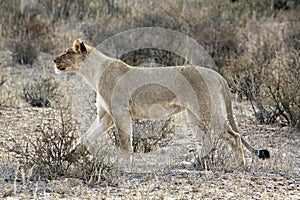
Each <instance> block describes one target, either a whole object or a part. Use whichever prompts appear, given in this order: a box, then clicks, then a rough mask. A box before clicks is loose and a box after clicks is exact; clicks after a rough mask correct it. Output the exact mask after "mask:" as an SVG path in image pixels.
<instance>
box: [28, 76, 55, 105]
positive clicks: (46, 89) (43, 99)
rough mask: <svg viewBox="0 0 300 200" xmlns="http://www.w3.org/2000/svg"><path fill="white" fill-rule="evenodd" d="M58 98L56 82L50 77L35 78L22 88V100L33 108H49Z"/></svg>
mask: <svg viewBox="0 0 300 200" xmlns="http://www.w3.org/2000/svg"><path fill="white" fill-rule="evenodd" d="M59 96H60V92H59V89H58V82H56V81H55V80H54V79H53V78H52V77H48V78H36V79H33V80H32V82H30V83H28V84H26V85H24V86H23V94H22V98H23V99H24V100H25V101H26V102H27V103H29V104H30V105H31V106H33V107H50V106H51V104H52V103H53V102H55V101H57V100H58V97H59Z"/></svg>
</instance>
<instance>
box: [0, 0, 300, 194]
mask: <svg viewBox="0 0 300 200" xmlns="http://www.w3.org/2000/svg"><path fill="white" fill-rule="evenodd" d="M20 2H23V4H20ZM28 2H29V1H28ZM28 2H27V1H23V0H13V1H0V6H1V7H0V11H1V12H0V13H1V14H0V16H1V17H2V18H3V19H4V20H3V23H2V24H1V26H0V31H1V33H0V39H1V42H0V46H1V47H5V50H2V49H1V51H0V124H1V126H0V138H1V140H0V144H1V145H0V174H1V175H2V176H0V197H1V198H3V199H299V198H300V192H299V191H300V187H299V184H300V179H299V177H300V171H299V169H300V153H299V145H300V140H299V138H300V137H299V134H300V133H299V130H297V129H294V128H292V126H295V127H297V126H298V125H299V121H297V120H298V119H299V117H298V118H297V116H299V109H298V107H297V106H298V105H299V104H297V103H298V102H299V84H298V79H299V73H298V72H299V70H298V71H297V69H298V68H299V66H298V65H299V59H298V57H299V28H297V27H299V26H298V25H299V17H298V16H299V15H297V9H298V8H299V4H298V3H297V1H296V0H289V1H288V6H289V8H288V9H285V8H284V7H282V8H279V7H278V6H277V7H276V8H275V7H272V6H271V3H272V2H274V3H278V2H279V0H278V1H277V0H276V1H251V3H249V1H245V2H246V4H243V3H245V2H244V1H238V2H231V1H219V0H215V1H212V2H210V3H209V4H208V3H200V1H194V0H190V1H180V2H178V3H174V1H167V2H166V3H165V4H163V5H162V6H158V3H157V2H154V1H147V2H145V1H140V0H138V1H126V2H127V3H124V2H123V1H118V0H116V1H106V0H103V1H96V0H95V1H94V0H92V1H86V0H80V1H74V2H73V1H72V3H70V2H69V1H65V2H62V1H56V0H46V1H40V0H33V1H30V2H33V3H32V4H30V3H28ZM35 2H37V3H36V4H35ZM264 4H267V8H266V7H265V5H264ZM16 5H18V6H16ZM22 5H23V6H22ZM241 5H248V7H245V6H241ZM249 6H250V7H249ZM251 6H252V7H251ZM261 8H266V9H261ZM245 9H247V10H245ZM150 10H153V11H150ZM232 10H233V12H232ZM41 11H43V12H41ZM12 13H13V14H12ZM49 16H50V18H49ZM279 22H280V23H279ZM287 22H288V23H287ZM144 25H147V26H160V27H165V28H173V29H176V30H178V31H181V32H183V33H186V34H188V35H190V36H192V37H193V38H194V39H196V40H197V41H198V42H200V44H202V45H203V46H204V47H205V48H206V49H207V51H209V52H210V53H211V54H212V57H213V58H214V60H215V62H217V63H218V64H219V68H220V69H221V71H222V73H223V74H224V75H226V77H227V78H228V80H229V82H230V83H231V86H232V88H233V89H235V92H236V94H237V95H238V94H239V95H240V98H239V101H235V104H234V113H235V115H236V119H237V121H238V124H239V127H240V129H241V133H242V135H243V136H244V137H245V138H246V139H247V140H248V141H250V143H251V144H254V146H255V147H258V148H267V149H269V150H270V152H271V159H269V160H265V161H262V160H259V159H257V158H256V157H252V156H251V155H250V154H249V153H248V152H245V155H246V160H247V164H246V166H245V167H235V163H234V158H233V154H232V151H231V149H230V148H228V146H227V145H225V144H224V143H223V142H222V141H216V146H217V147H218V148H216V149H215V150H214V151H213V152H212V153H211V154H210V155H209V157H208V158H207V159H206V160H205V162H204V163H205V164H204V165H203V162H201V165H196V166H186V165H183V164H182V161H188V160H190V159H191V158H194V157H195V144H194V142H193V139H191V138H192V134H190V132H189V131H188V130H187V129H186V128H185V127H184V126H183V127H181V125H182V124H181V123H179V122H178V120H179V121H180V119H177V118H175V119H168V120H166V121H155V122H151V121H137V120H136V121H135V125H134V130H135V133H134V134H135V135H134V137H135V141H134V142H135V143H134V145H135V148H136V153H135V154H134V155H133V156H132V157H131V159H132V163H129V162H128V160H129V157H125V156H124V155H122V154H118V153H116V152H112V151H110V150H111V149H113V148H111V147H113V146H114V140H113V134H114V130H113V129H112V130H111V131H110V134H108V135H107V137H106V138H105V140H107V144H106V146H107V148H103V149H101V152H99V157H98V158H97V159H94V158H91V157H90V156H89V155H88V154H87V152H86V151H85V150H84V149H79V150H78V151H77V152H76V153H75V154H69V151H68V149H69V148H70V146H71V144H72V142H73V141H74V140H75V139H76V138H78V137H79V136H80V135H82V134H84V133H85V131H86V130H87V129H88V127H89V125H90V124H91V122H92V121H93V118H94V117H95V106H94V101H95V94H94V92H92V91H91V90H90V89H88V88H87V86H86V85H84V84H82V82H81V81H78V78H76V77H74V76H73V75H67V76H55V82H57V83H58V88H57V89H58V91H59V94H63V95H62V96H60V95H54V96H55V98H54V100H53V99H52V100H50V101H51V104H50V105H49V107H31V106H30V105H29V104H28V103H26V101H24V99H23V98H22V96H24V91H23V88H25V89H26V88H28V87H29V86H30V84H33V83H34V82H33V80H36V79H39V78H52V79H53V66H52V59H53V57H54V55H55V54H57V53H60V52H61V50H62V49H64V48H65V47H67V46H69V45H70V44H71V43H72V41H73V40H74V38H77V37H83V39H84V40H87V41H88V42H89V43H91V44H97V43H98V42H101V41H102V40H104V39H106V38H107V37H109V36H111V35H113V34H115V33H119V32H120V31H123V30H127V29H130V28H135V27H140V26H144ZM282 27H288V28H284V29H282ZM282 31H284V32H282ZM24 41H26V42H24ZM30 45H34V47H33V49H32V51H28V50H27V49H28V47H31V46H30ZM151 51H152V50H151ZM144 52H145V54H155V55H156V54H157V53H159V52H160V51H157V52H156V51H155V52H154V53H153V52H150V53H149V51H147V50H144ZM139 53H140V52H139V51H137V52H130V53H129V54H128V56H127V55H125V56H123V57H122V59H124V60H126V59H127V60H134V59H136V58H138V59H137V60H135V62H137V63H143V61H144V60H142V58H143V57H145V56H140V55H139ZM126 56H127V57H126ZM135 56H136V57H135ZM139 56H140V57H139ZM147 56H150V57H151V56H152V55H147ZM169 57H170V55H167V56H164V55H162V56H161V57H160V59H162V62H163V63H172V62H173V61H172V58H171V59H170V58H169ZM168 59H169V60H168ZM174 59H175V58H174ZM171 61H172V62H171ZM173 63H174V62H173ZM262 69H264V71H261V70H262ZM267 72H268V74H267ZM262 74H263V75H265V76H264V77H262V76H261V75H262ZM33 77H34V78H36V79H34V78H33ZM247 78H248V79H249V78H252V79H250V81H253V80H254V78H258V79H259V81H258V82H250V83H251V84H252V85H251V84H250V92H252V93H250V94H249V85H247V84H248V83H249V82H247V81H249V80H248V79H247ZM40 80H42V79H39V80H38V81H40ZM245 80H246V81H245ZM260 81H261V82H260ZM28 83H30V84H28ZM260 83H261V85H258V86H259V89H261V90H256V89H257V85H256V84H260ZM273 83H275V84H273ZM279 83H280V84H279ZM278 85H279V86H280V87H279V88H280V89H278V88H276V86H278ZM27 86H28V87H27ZM268 88H269V93H267V91H268ZM262 89H263V90H262ZM41 90H44V89H41ZM34 91H37V90H34ZM241 91H242V92H241ZM261 91H263V92H262V93H259V92H261ZM247 92H248V93H247ZM55 94H56V93H55ZM272 94H276V95H275V96H273V97H272ZM247 95H248V96H247ZM251 95H252V96H251ZM245 96H246V97H247V98H248V100H249V99H253V98H256V99H258V98H260V99H263V100H265V101H263V102H261V103H262V105H261V106H264V108H268V109H269V110H268V111H275V110H278V109H281V110H283V112H282V113H283V114H285V115H286V116H288V117H287V118H285V117H284V115H282V113H281V115H276V116H275V118H274V120H273V121H272V123H271V124H267V125H266V123H262V124H258V123H257V116H255V115H254V114H255V113H254V112H253V107H252V106H251V104H250V103H249V101H248V100H246V98H245ZM274 97H275V98H274ZM47 98H48V97H47ZM49 99H51V98H49ZM272 99H273V101H272ZM70 103H72V104H71V105H72V106H71V107H70ZM78 104H82V105H84V106H83V108H79V107H78V106H77V105H78ZM68 105H69V106H68ZM65 108H67V109H65ZM287 108H288V109H289V110H287ZM255 109H259V108H256V107H255ZM261 109H262V108H261ZM288 111H290V113H288ZM279 114H280V113H279ZM287 114H288V115H287ZM265 117H266V116H265ZM149 130H151V131H150V132H147V134H145V133H146V131H149ZM149 135H150V136H153V137H150V138H149V137H146V136H149ZM144 152H148V153H144ZM206 169H209V170H206Z"/></svg>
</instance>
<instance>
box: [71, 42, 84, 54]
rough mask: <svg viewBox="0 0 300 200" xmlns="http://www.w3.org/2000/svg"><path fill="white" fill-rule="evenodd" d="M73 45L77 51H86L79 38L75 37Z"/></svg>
mask: <svg viewBox="0 0 300 200" xmlns="http://www.w3.org/2000/svg"><path fill="white" fill-rule="evenodd" d="M73 47H74V49H75V51H77V52H78V53H84V52H86V47H85V45H84V44H83V42H82V41H81V40H80V39H77V40H75V41H74V43H73Z"/></svg>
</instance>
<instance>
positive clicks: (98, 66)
mask: <svg viewBox="0 0 300 200" xmlns="http://www.w3.org/2000/svg"><path fill="white" fill-rule="evenodd" d="M115 60H116V59H114V58H110V57H108V56H106V55H104V54H103V53H101V52H100V51H98V50H97V49H95V48H93V49H92V50H91V51H90V52H89V54H88V55H87V57H86V59H85V60H84V62H83V63H82V64H81V67H80V70H79V72H78V73H79V74H80V75H81V76H83V78H84V79H85V80H86V81H87V83H88V84H89V85H90V86H91V87H92V88H93V89H94V90H96V91H97V85H98V82H99V79H100V77H101V75H102V73H103V72H104V71H105V69H106V68H107V67H109V66H110V64H111V63H112V62H114V61H115Z"/></svg>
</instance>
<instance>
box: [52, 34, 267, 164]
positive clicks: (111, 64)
mask: <svg viewBox="0 0 300 200" xmlns="http://www.w3.org/2000/svg"><path fill="white" fill-rule="evenodd" d="M54 63H55V64H56V67H55V71H56V72H57V73H61V72H75V73H77V74H79V75H81V76H83V77H84V78H85V80H86V81H87V82H88V83H89V85H90V86H91V87H92V88H93V89H94V90H95V91H96V92H97V103H96V106H97V118H96V119H95V121H94V123H93V124H92V126H91V127H90V128H89V130H88V131H87V133H86V134H85V135H84V136H83V137H82V139H81V143H83V145H84V146H85V147H86V148H87V149H88V150H89V151H91V152H93V151H94V152H95V151H97V149H96V148H97V142H96V141H97V138H99V137H100V136H101V134H104V133H105V132H106V131H107V130H108V129H109V128H110V127H111V126H113V125H115V126H116V128H117V131H118V139H117V141H118V142H117V143H118V145H119V146H120V147H121V148H122V149H123V150H125V151H128V152H132V146H131V144H132V126H131V125H132V119H131V118H132V117H133V118H144V119H162V118H166V117H170V116H171V115H173V114H175V113H178V112H180V111H182V110H186V111H187V113H188V122H189V123H193V124H194V125H196V130H194V131H195V132H201V134H199V135H202V138H203V140H202V141H203V142H204V143H210V136H211V135H212V134H215V135H219V136H220V137H221V138H223V139H224V140H225V141H226V142H228V143H229V144H230V145H231V147H232V148H233V150H234V155H235V159H236V162H237V164H239V165H243V164H245V158H244V154H243V150H242V144H243V145H244V146H245V147H246V149H248V150H249V151H250V152H251V153H253V154H255V155H256V156H258V157H259V158H262V159H265V158H269V157H270V153H269V151H268V150H255V149H254V148H253V147H252V146H251V145H250V144H248V143H247V142H246V141H245V140H244V139H243V138H242V137H241V135H240V134H239V133H238V130H237V127H236V125H235V122H234V119H233V115H232V107H231V106H232V105H231V99H230V91H229V88H228V85H227V83H226V81H225V79H223V78H222V77H221V76H220V75H219V74H218V73H217V72H215V71H213V70H210V69H207V68H203V67H199V66H193V65H187V66H176V67H154V68H143V67H132V66H129V65H128V64H126V63H124V62H122V61H121V60H119V59H115V58H110V57H107V56H106V55H104V54H102V53H101V52H100V51H98V50H97V49H96V48H93V47H91V46H88V45H86V44H84V43H83V42H82V41H81V40H80V39H77V40H75V41H74V43H73V46H72V47H70V48H68V49H67V50H66V51H65V52H64V53H63V54H61V55H59V56H57V57H56V58H55V59H54ZM197 134H198V133H197ZM204 147H205V148H207V149H206V150H205V152H206V153H205V154H208V153H209V152H210V150H211V149H212V148H213V146H212V145H211V144H210V145H207V146H205V145H204ZM204 147H203V148H204ZM201 156H202V157H204V156H206V155H201Z"/></svg>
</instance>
